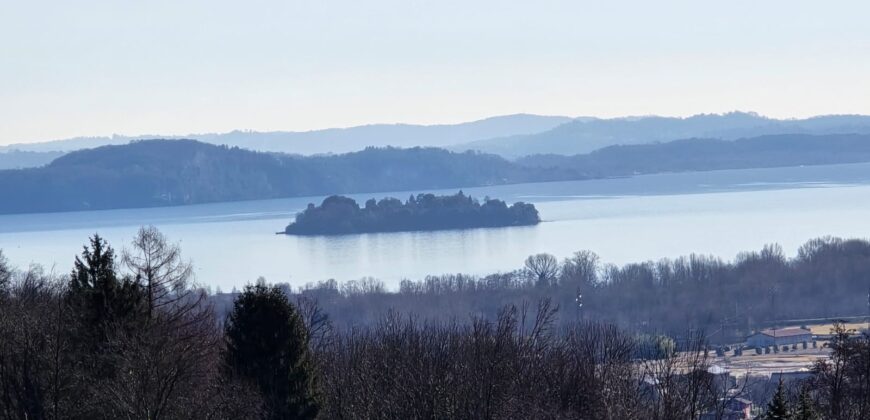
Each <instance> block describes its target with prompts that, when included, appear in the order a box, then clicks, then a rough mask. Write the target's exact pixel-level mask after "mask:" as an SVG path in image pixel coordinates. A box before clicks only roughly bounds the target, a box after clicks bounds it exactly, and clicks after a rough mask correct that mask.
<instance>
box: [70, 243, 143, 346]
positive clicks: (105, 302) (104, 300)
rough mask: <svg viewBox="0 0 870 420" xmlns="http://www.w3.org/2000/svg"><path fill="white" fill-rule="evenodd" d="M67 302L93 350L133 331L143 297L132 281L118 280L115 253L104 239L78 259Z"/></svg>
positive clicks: (91, 245)
mask: <svg viewBox="0 0 870 420" xmlns="http://www.w3.org/2000/svg"><path fill="white" fill-rule="evenodd" d="M67 302H68V303H69V304H70V306H71V308H72V310H73V313H74V314H75V315H76V317H77V321H78V324H79V327H80V329H81V331H80V332H79V333H80V336H79V337H80V339H81V340H82V341H85V342H86V343H83V344H85V345H87V346H88V347H91V350H94V346H99V345H100V344H101V343H103V342H105V341H106V340H107V339H108V336H109V334H110V333H111V332H112V331H113V330H115V329H118V328H120V329H125V328H127V329H129V328H131V327H132V324H133V323H134V322H135V321H136V320H137V319H138V318H139V315H140V314H141V313H142V311H141V308H142V293H141V291H140V290H139V287H138V286H137V285H136V284H135V283H134V282H133V281H131V280H130V279H128V278H124V279H120V278H118V275H117V273H116V271H115V251H114V250H113V249H112V247H110V246H109V244H108V243H107V242H106V241H105V239H103V238H102V237H100V236H99V235H94V236H93V237H91V239H90V248H89V247H87V246H85V247H84V250H83V251H82V255H81V257H78V256H77V257H76V260H75V265H74V268H73V271H72V274H71V275H70V281H69V291H68V293H67Z"/></svg>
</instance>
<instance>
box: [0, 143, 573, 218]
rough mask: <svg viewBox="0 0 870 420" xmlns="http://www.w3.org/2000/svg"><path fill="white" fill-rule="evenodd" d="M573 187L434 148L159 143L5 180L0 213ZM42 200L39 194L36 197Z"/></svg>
mask: <svg viewBox="0 0 870 420" xmlns="http://www.w3.org/2000/svg"><path fill="white" fill-rule="evenodd" d="M572 178H575V176H574V175H573V174H570V173H566V172H564V171H561V170H549V169H546V170H541V169H532V168H526V167H523V166H520V165H517V164H514V163H512V162H508V161H506V160H504V159H502V158H500V157H498V156H494V155H484V154H479V153H472V152H467V153H453V152H448V151H446V150H441V149H432V148H413V149H395V148H383V149H376V148H369V149H366V150H363V151H360V152H355V153H348V154H343V155H335V156H310V157H302V156H291V155H281V154H268V153H258V152H252V151H249V150H243V149H238V148H227V147H223V146H214V145H210V144H205V143H200V142H196V141H192V140H151V141H140V142H134V143H130V144H127V145H123V146H105V147H100V148H96V149H91V150H82V151H78V152H72V153H69V154H67V155H64V156H62V157H60V158H58V159H56V160H54V161H53V162H52V163H51V164H49V165H47V166H45V167H42V168H31V169H22V170H8V171H0V196H3V197H17V198H18V199H15V200H2V201H0V213H28V212H49V211H71V210H95V209H113V208H133V207H153V206H173V205H184V204H195V203H209V202H219V201H235V200H253V199H267V198H281V197H296V196H312V195H329V194H346V193H353V192H377V191H403V190H420V189H443V188H455V187H467V186H483V185H496V184H509V183H518V182H532V181H549V180H564V179H572ZM34 191H39V194H33V192H34Z"/></svg>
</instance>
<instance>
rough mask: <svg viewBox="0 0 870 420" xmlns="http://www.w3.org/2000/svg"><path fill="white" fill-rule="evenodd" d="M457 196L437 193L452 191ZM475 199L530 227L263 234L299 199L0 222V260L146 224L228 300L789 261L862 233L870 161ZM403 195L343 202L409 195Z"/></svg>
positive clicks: (74, 248) (60, 268)
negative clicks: (496, 204)
mask: <svg viewBox="0 0 870 420" xmlns="http://www.w3.org/2000/svg"><path fill="white" fill-rule="evenodd" d="M456 190H457V189H450V190H441V191H436V192H441V193H453V192H456ZM464 191H465V192H466V193H468V194H471V195H473V196H475V197H483V196H486V195H489V196H491V197H495V198H501V199H504V200H506V201H509V202H513V201H528V202H532V203H535V205H536V207H537V208H538V210H539V212H540V214H541V217H542V219H544V222H543V223H541V224H540V225H538V226H533V227H516V228H498V229H472V230H463V231H442V232H413V233H384V234H362V235H349V236H341V237H293V236H284V235H275V234H274V232H277V231H280V230H283V228H284V226H285V225H286V224H287V223H288V222H290V221H291V220H292V219H293V215H294V214H296V212H298V211H300V210H301V209H303V208H304V207H305V205H306V204H307V203H309V202H316V203H319V202H320V200H322V198H323V197H306V198H293V199H281V200H264V201H249V202H238V203H219V204H207V205H197V206H186V207H174V208H153V209H133V210H111V211H94V212H74V213H54V214H28V215H9V216H0V249H3V251H4V253H5V254H6V255H7V257H8V258H9V260H10V261H11V262H12V263H13V264H14V265H17V266H19V267H24V266H27V265H28V264H31V263H37V264H42V265H43V266H45V267H46V268H47V269H48V270H54V271H55V272H57V273H66V272H68V271H69V270H70V269H71V267H72V261H73V258H74V255H75V254H76V253H77V252H80V250H81V247H82V245H83V244H84V243H85V242H86V241H87V238H88V236H89V235H91V234H93V233H94V232H99V233H100V234H101V235H103V236H104V237H106V238H107V239H108V240H109V241H110V242H111V244H112V245H113V246H115V247H116V248H120V247H121V246H123V245H124V244H126V243H128V242H129V241H130V239H131V238H132V236H133V234H135V232H136V230H137V229H138V227H139V226H140V225H143V224H153V225H155V226H157V227H158V228H160V229H161V230H162V231H163V232H164V233H165V234H167V235H168V236H169V237H170V239H172V240H173V241H177V242H179V243H180V244H181V246H182V248H183V251H184V254H185V256H186V257H188V258H190V259H192V260H193V263H194V265H195V271H196V276H197V280H198V281H199V282H200V283H202V284H205V285H209V286H212V287H220V288H222V289H224V290H229V289H231V288H232V287H234V286H235V287H240V286H242V285H244V284H245V283H248V282H252V281H254V280H256V279H257V278H258V277H260V276H263V277H265V278H266V279H267V280H269V281H272V282H289V283H291V284H294V285H301V284H304V283H306V282H310V281H318V280H324V279H329V278H334V279H336V280H350V279H359V278H361V277H366V276H370V277H375V278H379V279H382V280H384V281H385V282H386V283H387V284H388V285H389V286H395V285H396V284H397V283H398V281H399V280H401V279H403V278H409V279H420V278H423V277H424V276H426V275H428V274H441V273H460V272H461V273H472V274H486V273H492V272H498V271H509V270H513V269H515V268H519V267H520V266H521V265H522V261H523V259H524V258H525V257H526V256H528V255H530V254H534V253H539V252H548V253H552V254H554V255H556V256H558V257H560V258H561V257H566V256H569V255H570V254H571V253H573V252H574V251H578V250H582V249H589V250H593V251H595V252H596V253H598V254H599V255H600V256H601V259H602V261H603V262H608V263H616V264H623V263H627V262H635V261H645V260H656V259H660V258H666V257H667V258H673V257H677V256H680V255H686V254H689V253H693V252H694V253H701V254H712V255H717V256H721V257H723V258H726V259H731V258H733V257H734V255H735V254H736V253H737V252H739V251H744V250H756V249H760V248H761V247H762V246H763V245H764V244H767V243H774V242H775V243H779V244H781V245H782V246H783V248H784V249H785V251H786V252H787V253H788V254H789V255H794V254H795V253H796V251H797V249H798V247H799V246H800V245H801V244H803V243H804V242H805V241H806V240H808V239H810V238H814V237H819V236H824V235H834V236H842V237H859V238H864V237H868V236H870V164H851V165H829V166H812V167H791V168H775V169H751V170H729V171H714V172H696V173H678V174H660V175H644V176H637V177H631V178H619V179H607V180H595V181H572V182H554V183H540V184H518V185H505V186H496V187H483V188H464ZM409 194H411V193H410V192H407V191H405V192H393V193H377V194H357V195H353V197H354V198H356V199H357V201H360V200H365V199H367V198H370V197H376V198H381V197H384V196H395V197H399V198H402V199H405V198H407V196H408V195H409Z"/></svg>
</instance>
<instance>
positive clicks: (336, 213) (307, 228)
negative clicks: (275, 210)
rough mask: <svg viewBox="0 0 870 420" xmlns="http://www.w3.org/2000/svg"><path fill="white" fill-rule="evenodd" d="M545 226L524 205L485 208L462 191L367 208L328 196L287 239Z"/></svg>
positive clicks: (490, 203) (371, 203)
mask: <svg viewBox="0 0 870 420" xmlns="http://www.w3.org/2000/svg"><path fill="white" fill-rule="evenodd" d="M540 221H541V219H540V217H539V216H538V210H537V209H536V208H535V206H534V205H532V204H527V203H523V202H519V203H514V204H512V205H510V206H508V205H507V204H506V203H505V202H504V201H501V200H497V199H489V198H487V199H485V200H484V201H483V204H481V203H480V202H479V201H478V200H476V199H474V198H472V197H469V196H467V195H465V194H464V193H463V192H462V191H459V192H458V193H457V194H455V195H448V196H436V195H434V194H417V196H413V195H412V196H411V197H410V198H408V200H407V201H405V202H404V203H403V202H402V201H401V200H399V199H397V198H383V199H381V200H375V199H370V200H368V201H366V203H365V207H362V208H360V206H359V204H357V202H356V201H355V200H353V199H352V198H348V197H342V196H330V197H327V198H325V199H324V200H323V203H321V204H320V205H319V206H315V205H314V204H313V203H311V204H308V207H307V208H306V209H305V210H304V211H302V212H300V213H299V214H297V215H296V220H295V221H294V222H293V223H291V224H290V225H288V226H287V228H286V229H285V230H284V233H286V234H288V235H339V234H349V233H368V232H400V231H416V230H443V229H466V228H479V227H503V226H527V225H535V224H537V223H539V222H540Z"/></svg>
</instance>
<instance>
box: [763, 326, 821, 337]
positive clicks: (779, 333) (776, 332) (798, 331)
mask: <svg viewBox="0 0 870 420" xmlns="http://www.w3.org/2000/svg"><path fill="white" fill-rule="evenodd" d="M812 333H813V332H812V331H810V330H807V329H804V328H780V329H772V328H771V329H766V330H761V331H759V332H757V333H755V334H764V335H767V336H770V337H791V336H795V335H812ZM755 334H753V335H755Z"/></svg>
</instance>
